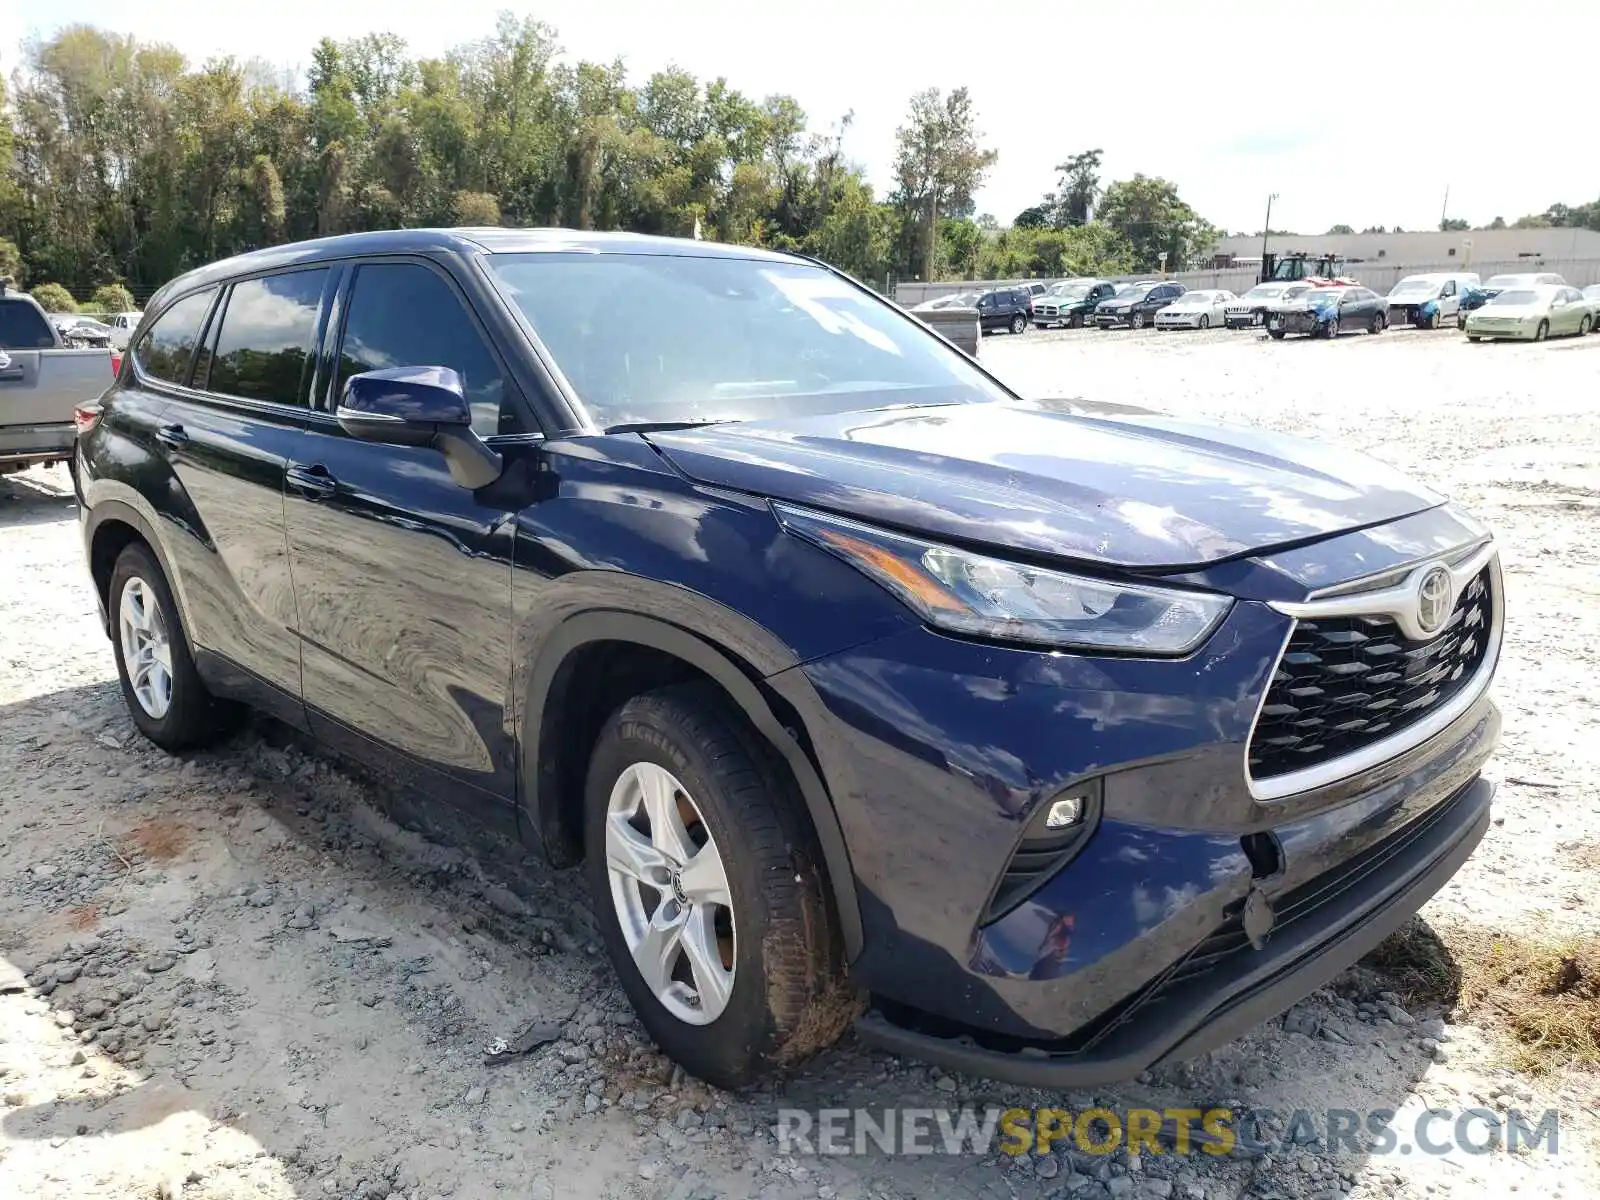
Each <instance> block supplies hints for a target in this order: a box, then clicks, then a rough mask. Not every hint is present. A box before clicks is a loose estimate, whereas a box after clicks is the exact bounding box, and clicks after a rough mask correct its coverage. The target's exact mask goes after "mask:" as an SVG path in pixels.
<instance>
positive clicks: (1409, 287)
mask: <svg viewBox="0 0 1600 1200" xmlns="http://www.w3.org/2000/svg"><path fill="white" fill-rule="evenodd" d="M1438 290H1439V285H1438V284H1437V283H1435V282H1433V280H1431V279H1402V280H1401V281H1400V282H1399V283H1397V284H1395V285H1394V287H1393V289H1392V290H1391V291H1390V292H1389V295H1391V296H1428V295H1432V294H1433V293H1434V292H1436V291H1438Z"/></svg>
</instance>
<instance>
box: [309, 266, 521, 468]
mask: <svg viewBox="0 0 1600 1200" xmlns="http://www.w3.org/2000/svg"><path fill="white" fill-rule="evenodd" d="M348 310H349V316H348V317H346V318H345V326H344V344H343V345H342V346H341V347H340V349H339V375H338V379H337V380H336V381H335V390H334V397H335V403H337V398H338V397H339V396H340V395H342V394H343V393H344V385H345V381H346V380H347V379H349V378H350V376H352V375H357V374H360V373H361V372H362V371H378V370H382V369H384V368H386V367H450V368H451V369H452V370H454V371H455V372H456V374H458V375H460V376H461V383H462V386H463V387H464V388H465V389H466V393H467V403H468V404H469V405H471V407H472V428H473V431H474V432H476V433H477V434H478V435H479V436H481V437H489V436H491V435H493V434H496V433H516V432H519V430H518V428H517V420H516V412H515V410H514V409H513V408H511V407H510V406H509V405H507V404H505V403H504V401H505V392H506V387H505V380H504V378H503V377H502V375H501V371H500V366H499V364H498V363H497V362H496V361H495V357H494V355H493V354H492V353H491V352H490V350H489V346H488V344H487V343H486V342H485V341H484V340H483V335H482V334H480V333H479V332H478V329H477V326H476V325H474V324H473V322H472V318H471V317H470V316H468V315H467V310H466V309H465V308H464V307H463V306H462V303H461V301H460V299H459V298H458V297H457V296H456V294H455V292H454V290H453V289H452V288H451V287H450V285H449V284H447V283H446V282H445V281H444V280H443V279H441V278H440V277H439V276H438V275H436V274H434V273H433V272H432V271H431V270H429V269H428V268H427V267H424V266H420V265H418V264H415V263H373V264H371V265H368V266H363V267H359V268H358V269H357V270H356V279H355V284H354V285H353V286H352V288H351V291H350V301H349V306H348Z"/></svg>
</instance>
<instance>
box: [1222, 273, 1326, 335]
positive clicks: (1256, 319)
mask: <svg viewBox="0 0 1600 1200" xmlns="http://www.w3.org/2000/svg"><path fill="white" fill-rule="evenodd" d="M1310 290H1311V285H1310V284H1309V283H1258V284H1256V286H1255V287H1253V288H1251V289H1250V290H1249V291H1248V292H1246V293H1245V294H1244V295H1243V296H1240V297H1239V299H1237V300H1235V301H1234V302H1233V303H1232V304H1229V305H1227V306H1225V308H1224V309H1223V323H1224V324H1225V325H1227V327H1228V328H1229V329H1248V328H1250V326H1252V325H1265V324H1266V322H1267V311H1268V310H1269V309H1271V308H1273V307H1274V306H1275V305H1278V304H1281V303H1283V302H1284V301H1287V300H1293V299H1294V298H1295V297H1296V296H1300V295H1304V294H1305V293H1306V292H1308V291H1310Z"/></svg>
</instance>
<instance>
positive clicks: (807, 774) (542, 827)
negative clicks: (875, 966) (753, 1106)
mask: <svg viewBox="0 0 1600 1200" xmlns="http://www.w3.org/2000/svg"><path fill="white" fill-rule="evenodd" d="M604 574H610V573H604ZM596 582H597V583H603V582H604V581H596ZM612 582H613V583H614V582H616V581H615V580H613V581H612ZM630 585H631V586H632V587H634V588H638V589H640V590H641V591H642V592H645V593H648V592H655V591H657V590H658V589H659V591H660V592H662V593H667V592H673V591H679V590H680V589H675V588H669V587H667V586H666V585H663V584H657V583H654V582H652V581H648V580H639V579H631V580H630ZM660 599H662V600H663V601H665V600H667V599H668V597H666V596H664V595H663V596H661V597H660ZM681 603H682V601H681V600H680V604H681ZM705 604H706V602H705V600H704V598H700V600H699V603H698V605H697V610H698V611H699V615H700V617H701V618H702V621H703V620H704V617H705V612H704V606H705ZM675 608H676V606H674V605H671V604H667V605H666V606H665V611H667V612H668V613H671V614H672V615H682V613H681V611H674V610H675ZM657 611H661V610H657ZM710 624H712V625H715V626H717V627H718V628H719V629H720V631H721V632H722V633H724V634H733V635H734V636H732V637H730V638H728V640H727V641H724V642H722V643H721V644H718V643H715V642H712V641H711V640H709V639H708V638H706V637H704V636H702V635H700V634H698V633H695V632H693V631H691V630H690V629H688V628H685V627H683V626H681V625H676V624H673V623H672V622H671V621H670V620H663V619H661V618H659V617H655V616H646V615H644V614H643V613H641V612H637V611H628V610H625V609H619V608H603V609H596V610H591V611H587V612H581V613H578V614H576V615H573V616H569V617H567V618H566V619H565V620H563V621H562V622H561V623H560V624H559V625H557V626H556V627H555V628H554V629H553V630H550V631H549V632H548V633H546V634H545V635H544V636H542V637H541V638H540V639H539V645H538V651H537V653H536V654H535V655H534V656H533V657H532V658H531V659H530V661H529V662H528V664H527V666H526V669H525V672H524V685H523V686H522V687H520V688H519V689H518V693H517V694H519V695H521V696H523V697H525V700H524V704H523V711H522V712H521V713H520V714H519V717H518V722H517V723H518V725H519V727H520V729H521V731H522V767H521V771H520V781H521V787H520V789H519V792H520V808H521V811H520V813H519V818H520V819H521V820H523V821H525V822H526V823H527V824H528V826H529V827H530V828H532V829H534V830H537V831H538V833H539V838H540V841H541V842H543V844H544V845H545V847H546V849H547V851H548V850H549V849H551V848H552V847H554V846H556V845H557V844H559V843H560V842H561V841H562V840H563V838H564V836H565V831H564V830H563V829H562V828H561V821H562V818H561V815H560V812H559V806H558V804H556V803H545V802H544V801H545V799H546V798H552V797H556V796H557V795H558V791H557V789H558V788H559V780H558V779H557V778H556V777H555V775H554V773H553V772H551V771H548V770H544V769H541V764H542V763H544V761H545V756H544V755H543V754H542V753H541V745H540V741H541V730H542V729H543V726H544V715H545V709H546V707H547V705H549V704H550V703H552V702H555V700H554V697H553V696H552V688H553V685H554V683H555V681H556V679H557V677H558V675H559V673H560V671H561V668H562V665H563V664H564V663H565V662H567V660H568V659H569V657H570V656H571V655H572V654H573V653H574V652H576V651H578V650H580V649H581V648H582V647H584V646H586V645H590V644H592V643H595V642H609V641H621V642H630V643H634V644H637V645H640V646H647V647H649V648H651V649H653V650H659V651H661V652H663V653H665V654H670V655H672V656H673V657H674V658H678V659H681V660H682V661H684V662H687V663H689V664H690V665H691V666H693V667H694V668H695V669H696V670H698V671H700V672H702V673H703V674H705V675H707V676H709V677H710V678H711V679H713V680H715V681H716V683H717V684H718V685H719V686H720V687H721V688H722V689H723V691H724V692H726V693H727V695H728V696H729V697H730V698H731V699H732V700H733V702H734V703H735V704H736V705H738V707H739V709H740V711H741V712H742V713H743V714H744V716H745V718H746V719H747V720H748V721H749V722H750V724H751V725H752V726H754V728H755V729H756V730H757V731H758V732H759V733H760V734H761V736H762V737H764V738H766V739H767V741H768V742H769V743H770V744H771V745H772V746H773V747H774V748H775V749H776V750H777V751H778V753H779V754H781V755H782V756H783V759H784V761H785V762H786V763H787V765H788V767H789V769H790V771H791V772H792V774H793V776H794V779H795V782H796V783H797V785H798V786H799V790H800V794H801V796H802V797H803V798H804V800H805V805H806V811H807V813H808V814H809V816H810V818H811V824H812V826H813V828H815V830H816V833H817V841H818V843H819V845H820V846H821V849H822V856H823V862H824V865H825V866H826V868H827V872H828V879H829V883H830V886H831V889H832V893H833V898H834V904H835V909H836V911H837V913H838V916H839V922H840V926H841V931H842V933H843V935H844V941H845V951H846V955H847V961H853V960H854V959H855V958H856V956H857V955H858V954H859V953H860V951H861V945H862V934H861V914H860V909H859V906H858V904H857V900H856V890H855V875H854V872H853V870H852V868H851V865H850V855H849V851H848V849H847V848H846V846H845V841H844V833H843V831H842V829H841V828H840V825H839V818H838V814H837V813H836V812H835V811H834V807H833V800H832V797H831V795H830V794H829V791H828V788H827V786H826V785H825V784H824V782H823V780H822V777H821V775H820V774H819V773H818V771H817V768H816V765H815V764H814V763H813V762H812V760H811V757H810V755H809V754H808V753H807V750H806V747H805V745H804V744H803V743H802V742H801V740H800V731H799V730H796V729H792V728H790V727H789V726H786V725H785V724H784V723H783V722H782V721H781V720H779V718H778V716H777V715H776V714H775V713H774V711H773V709H772V705H771V704H770V703H769V701H768V698H767V694H766V692H765V690H764V689H763V687H762V686H761V679H762V676H763V674H773V673H776V672H777V671H782V670H786V669H787V667H789V666H793V665H796V664H795V662H794V660H793V657H792V656H791V655H789V654H788V653H787V651H786V650H785V649H784V648H783V646H782V645H781V643H779V642H778V641H777V639H775V638H773V637H772V635H770V634H768V633H767V632H766V631H765V630H761V629H760V628H759V627H757V626H755V625H754V624H753V623H752V622H750V621H748V620H746V619H745V618H742V617H739V616H738V614H736V613H732V612H731V611H729V612H725V613H723V614H721V619H719V620H715V621H712V622H710ZM731 644H736V645H738V646H739V647H740V651H735V650H734V649H732V648H731ZM741 651H742V652H741ZM757 663H760V664H761V665H762V666H764V667H766V668H768V669H767V670H766V671H764V672H763V671H760V670H759V669H758V668H757V666H756V664H757ZM779 664H781V665H779ZM789 690H790V689H786V691H789ZM790 699H791V701H792V700H793V696H792V692H791V693H790ZM810 699H811V701H812V702H813V703H820V702H817V701H816V697H815V695H814V694H813V695H812V696H811V697H810Z"/></svg>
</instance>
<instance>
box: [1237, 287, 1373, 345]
mask: <svg viewBox="0 0 1600 1200" xmlns="http://www.w3.org/2000/svg"><path fill="white" fill-rule="evenodd" d="M1388 308H1389V302H1388V301H1387V300H1385V299H1384V298H1383V297H1382V296H1380V295H1378V293H1377V292H1374V291H1373V290H1372V289H1371V288H1364V287H1359V286H1358V287H1312V288H1307V289H1306V291H1305V292H1304V293H1302V294H1300V295H1298V296H1295V297H1294V298H1293V299H1291V300H1287V301H1285V302H1284V303H1282V304H1280V305H1279V306H1278V307H1276V308H1274V309H1273V310H1272V312H1271V313H1270V314H1268V316H1267V333H1268V334H1270V335H1271V336H1272V337H1273V338H1279V339H1281V338H1282V337H1283V336H1284V335H1285V334H1290V333H1304V334H1308V335H1310V336H1311V337H1330V338H1331V337H1338V336H1339V335H1340V334H1341V333H1345V332H1347V331H1350V330H1365V331H1366V332H1368V333H1382V332H1383V331H1384V328H1385V327H1386V326H1387V325H1388V323H1389V320H1388Z"/></svg>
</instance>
